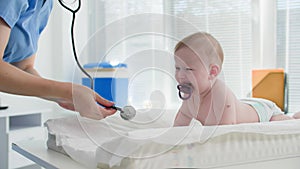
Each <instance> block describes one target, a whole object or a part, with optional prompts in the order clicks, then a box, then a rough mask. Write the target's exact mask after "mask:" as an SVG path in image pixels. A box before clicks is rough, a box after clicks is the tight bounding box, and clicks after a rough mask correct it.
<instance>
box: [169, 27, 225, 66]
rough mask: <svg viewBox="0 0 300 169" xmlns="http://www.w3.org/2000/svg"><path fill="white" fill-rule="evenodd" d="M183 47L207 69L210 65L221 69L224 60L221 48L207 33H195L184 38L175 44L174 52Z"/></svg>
mask: <svg viewBox="0 0 300 169" xmlns="http://www.w3.org/2000/svg"><path fill="white" fill-rule="evenodd" d="M183 47H187V48H189V49H190V50H192V51H193V52H194V53H195V54H196V55H197V56H198V57H199V59H200V60H201V61H202V63H203V64H204V65H205V66H207V67H208V68H209V66H210V65H211V64H217V65H218V66H220V68H222V64H223V60H224V55H223V50H222V47H221V45H220V43H219V42H218V41H217V40H216V39H215V38H214V37H213V36H212V35H210V34H209V33H206V32H197V33H194V34H192V35H189V36H187V37H185V38H184V39H182V40H181V41H180V42H178V43H177V45H176V46H175V50H174V52H175V53H176V51H178V50H179V49H181V48H183Z"/></svg>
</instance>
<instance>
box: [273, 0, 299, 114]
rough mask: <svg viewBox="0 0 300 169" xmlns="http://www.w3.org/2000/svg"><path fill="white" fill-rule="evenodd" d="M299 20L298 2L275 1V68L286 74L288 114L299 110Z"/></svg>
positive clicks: (291, 0)
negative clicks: (281, 68) (281, 69)
mask: <svg viewBox="0 0 300 169" xmlns="http://www.w3.org/2000/svg"><path fill="white" fill-rule="evenodd" d="M299 20H300V1H298V0H277V66H278V67H283V68H284V69H285V70H286V72H287V74H288V84H289V85H288V86H289V91H290V92H289V99H288V100H289V107H288V111H289V112H296V111H299V110H300V104H299V103H300V76H299V74H300V67H299V65H300V23H299ZM291 91H292V92H291Z"/></svg>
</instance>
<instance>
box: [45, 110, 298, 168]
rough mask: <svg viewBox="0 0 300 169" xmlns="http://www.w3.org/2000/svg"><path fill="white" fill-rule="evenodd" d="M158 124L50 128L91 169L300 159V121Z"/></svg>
mask: <svg viewBox="0 0 300 169" xmlns="http://www.w3.org/2000/svg"><path fill="white" fill-rule="evenodd" d="M153 114H155V112H154V113H153ZM153 120H155V119H153V118H151V117H149V116H144V117H139V118H138V120H136V121H133V122H128V121H124V120H122V119H121V118H119V117H118V116H112V117H109V118H106V119H104V120H101V121H94V120H90V119H86V118H81V117H80V116H74V117H68V118H61V119H52V120H48V121H47V122H46V123H45V124H46V126H47V128H48V132H49V134H52V135H55V136H56V144H57V146H62V147H63V149H64V150H65V152H66V153H67V154H68V155H69V156H70V157H72V158H73V159H74V160H76V161H78V162H80V163H82V164H85V165H86V166H88V167H91V168H96V167H98V168H114V169H140V168H143V169H147V168H150V169H153V168H155V169H159V168H178V167H184V168H192V167H194V168H210V167H220V166H227V165H235V164H242V163H250V162H256V161H264V160H272V159H279V158H286V157H295V156H300V120H290V121H279V122H267V123H249V124H239V125H224V126H201V125H200V124H199V123H197V122H195V123H193V125H191V126H187V127H175V128H174V127H171V124H172V122H170V121H169V119H168V120H157V121H153Z"/></svg>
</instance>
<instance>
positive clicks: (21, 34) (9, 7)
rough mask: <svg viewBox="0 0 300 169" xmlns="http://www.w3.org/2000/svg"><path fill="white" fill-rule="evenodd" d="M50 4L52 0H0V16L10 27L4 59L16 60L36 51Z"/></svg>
mask: <svg viewBox="0 0 300 169" xmlns="http://www.w3.org/2000/svg"><path fill="white" fill-rule="evenodd" d="M52 6H53V2H52V0H0V17H1V18H2V19H3V20H4V21H5V22H6V23H7V24H8V25H9V27H10V28H11V34H10V37H9V41H8V44H7V46H6V48H5V51H4V57H3V60H4V61H6V62H10V63H12V62H18V61H21V60H24V59H26V58H28V57H30V56H32V55H33V54H35V53H36V51H37V47H38V39H39V37H40V34H41V32H42V31H43V30H44V28H45V27H46V25H47V22H48V18H49V15H50V12H51V10H52ZM0 38H1V37H0Z"/></svg>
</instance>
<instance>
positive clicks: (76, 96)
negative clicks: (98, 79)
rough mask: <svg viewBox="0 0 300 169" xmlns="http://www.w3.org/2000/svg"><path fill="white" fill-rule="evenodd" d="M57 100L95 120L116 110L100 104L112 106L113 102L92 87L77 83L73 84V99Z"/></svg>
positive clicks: (61, 104)
mask: <svg viewBox="0 0 300 169" xmlns="http://www.w3.org/2000/svg"><path fill="white" fill-rule="evenodd" d="M56 102H57V103H58V104H59V105H60V106H61V107H63V108H65V109H68V110H72V111H77V112H79V114H80V115H81V116H83V117H87V118H91V119H95V120H100V119H103V118H105V117H107V116H110V115H113V114H114V113H115V112H116V110H115V109H112V108H104V107H102V106H100V105H99V104H101V105H103V106H107V107H110V106H112V105H113V104H114V103H113V102H110V101H108V100H106V99H104V98H103V97H101V96H100V95H99V94H97V93H96V92H94V91H93V90H91V89H90V88H88V87H85V86H82V85H77V84H73V85H72V99H58V100H56ZM97 103H99V104H97Z"/></svg>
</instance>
